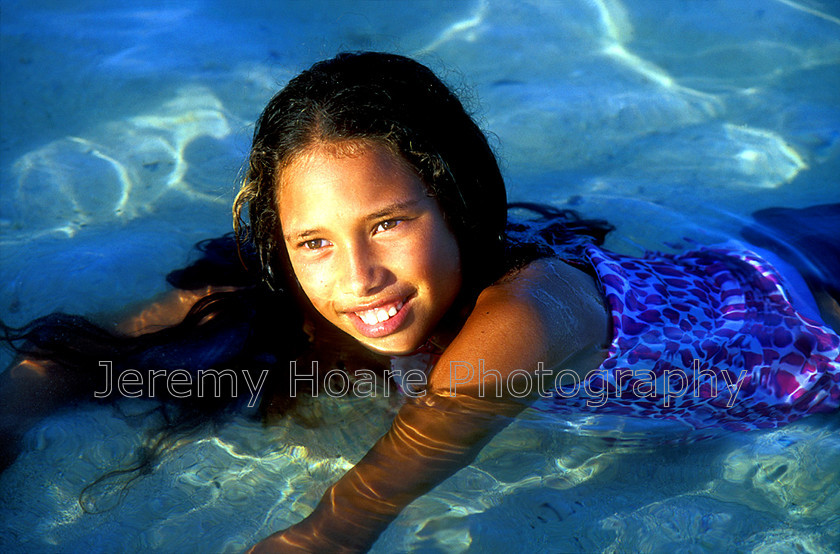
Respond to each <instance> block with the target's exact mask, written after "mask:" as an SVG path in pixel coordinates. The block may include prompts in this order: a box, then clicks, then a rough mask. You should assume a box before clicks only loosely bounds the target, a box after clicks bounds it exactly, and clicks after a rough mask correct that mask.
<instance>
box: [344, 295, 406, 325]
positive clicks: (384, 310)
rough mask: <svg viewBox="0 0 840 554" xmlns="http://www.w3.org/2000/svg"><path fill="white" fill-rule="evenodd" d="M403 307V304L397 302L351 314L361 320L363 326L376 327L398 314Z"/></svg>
mask: <svg viewBox="0 0 840 554" xmlns="http://www.w3.org/2000/svg"><path fill="white" fill-rule="evenodd" d="M402 307H403V302H402V301H399V302H397V303H395V304H392V305H391V306H381V307H379V308H374V309H372V310H365V311H363V312H353V313H354V314H356V316H357V317H358V318H359V319H361V320H362V321H363V322H364V323H365V325H377V324H379V323H384V322H385V321H388V320H389V319H391V318H392V317H394V316H395V315H397V312H399V311H400V310H401V309H402Z"/></svg>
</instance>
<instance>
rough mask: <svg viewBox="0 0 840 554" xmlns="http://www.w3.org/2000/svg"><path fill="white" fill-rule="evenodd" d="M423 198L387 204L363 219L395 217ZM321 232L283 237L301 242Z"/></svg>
mask: <svg viewBox="0 0 840 554" xmlns="http://www.w3.org/2000/svg"><path fill="white" fill-rule="evenodd" d="M425 198H426V197H425V196H424V197H422V198H413V199H411V200H405V201H403V202H394V203H393V204H389V205H388V206H384V207H383V208H381V209H379V210H377V211H375V212H372V213H369V214H368V215H366V216H365V219H366V220H368V221H372V220H377V219H382V218H383V217H388V216H393V215H397V214H399V213H400V212H402V211H404V210H407V209H410V208H413V207H414V206H416V205H417V204H419V203H420V202H422V201H423V200H424V199H425ZM322 232H323V230H322V229H320V228H317V227H316V228H313V229H306V230H303V231H300V232H297V233H295V232H292V233H284V234H283V237H284V238H285V239H286V240H287V241H289V242H293V241H303V240H307V239H308V238H310V237H314V236H317V235H319V234H321V233H322Z"/></svg>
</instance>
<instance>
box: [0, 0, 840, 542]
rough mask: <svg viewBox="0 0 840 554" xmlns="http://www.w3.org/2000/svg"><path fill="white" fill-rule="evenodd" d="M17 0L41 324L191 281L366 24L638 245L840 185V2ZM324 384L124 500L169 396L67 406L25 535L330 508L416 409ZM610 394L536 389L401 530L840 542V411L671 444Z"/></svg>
mask: <svg viewBox="0 0 840 554" xmlns="http://www.w3.org/2000/svg"><path fill="white" fill-rule="evenodd" d="M0 10H2V11H0V40H2V56H1V58H0V63H2V65H1V66H0V70H2V78H0V100H1V101H0V109H1V110H2V112H1V113H0V133H2V137H1V138H0V156H2V158H0V184H2V188H0V231H1V232H2V236H0V291H2V295H0V316H2V317H3V319H4V320H6V321H7V322H10V323H12V324H20V323H23V322H25V321H28V320H30V319H32V318H33V317H37V316H38V315H42V314H44V313H47V312H50V311H54V310H63V311H68V312H71V313H82V314H88V315H91V316H93V317H101V316H102V314H107V313H114V312H117V311H119V310H121V309H123V308H124V307H125V306H127V305H130V304H136V303H138V302H142V301H143V300H144V299H148V298H150V297H152V296H154V295H155V294H158V293H160V292H163V291H164V290H165V284H164V279H163V277H164V275H165V274H166V273H167V272H168V271H169V270H171V269H173V268H175V267H180V266H182V265H183V264H184V262H185V261H186V260H187V259H188V256H189V248H190V247H191V245H192V244H193V243H195V242H196V241H198V240H200V239H202V238H206V237H209V236H216V235H219V234H222V233H224V232H226V231H228V230H229V228H230V222H229V210H230V203H231V200H232V198H233V195H234V193H235V190H236V187H237V176H238V174H239V170H240V167H241V164H242V161H243V159H244V157H245V154H246V152H247V148H248V141H249V134H250V133H251V131H252V123H253V121H254V120H255V118H256V116H257V115H258V113H259V111H260V110H261V108H262V107H263V105H264V104H265V103H266V101H267V100H268V99H269V98H270V97H271V96H272V94H273V93H274V92H275V91H276V90H277V88H278V87H279V86H281V85H282V84H283V83H284V82H285V81H286V80H287V79H288V78H289V77H290V76H292V75H294V74H295V73H297V72H298V71H300V70H302V69H304V68H305V67H307V66H308V65H310V64H311V63H312V62H314V61H316V60H318V59H321V58H324V57H329V56H332V55H334V54H335V53H336V52H338V51H340V50H344V49H382V50H390V51H396V52H400V53H404V54H408V55H412V56H415V57H417V58H418V59H420V60H421V61H423V62H425V63H427V64H428V65H430V66H431V67H432V68H433V69H435V70H436V71H437V72H438V73H439V74H440V75H442V77H443V78H444V79H445V80H446V81H447V82H448V83H449V84H450V85H452V86H454V87H455V88H456V89H458V90H459V91H460V92H461V93H462V96H463V97H464V98H465V99H466V101H467V103H468V104H469V105H470V106H471V108H472V110H473V111H474V112H475V113H476V115H477V118H478V120H479V121H480V123H481V125H482V127H483V128H484V129H486V130H487V131H488V132H490V133H491V135H492V136H491V140H492V143H493V144H494V147H495V149H496V151H497V153H498V154H499V156H500V158H501V161H502V164H503V170H504V173H505V175H506V178H507V181H508V184H509V191H510V197H511V199H512V200H535V201H545V202H551V203H554V204H556V205H558V206H564V207H565V206H571V207H574V208H575V209H578V210H580V211H581V212H583V213H584V214H586V215H590V216H598V217H605V218H607V219H609V220H610V221H611V222H613V223H614V224H615V225H616V226H617V232H616V233H615V234H614V235H613V237H612V238H611V239H610V242H609V243H608V246H610V247H612V248H614V249H617V250H621V251H625V252H629V253H637V252H639V251H641V249H642V248H658V249H667V248H668V246H667V245H668V244H670V243H673V242H678V241H680V240H682V239H683V238H684V237H688V238H690V239H692V240H696V241H699V242H701V243H708V242H718V241H720V240H724V239H726V238H730V237H733V236H735V235H736V234H737V233H738V231H739V229H740V228H741V227H742V226H743V225H745V224H748V223H749V222H750V221H751V220H750V214H751V213H752V212H753V211H755V210H758V209H761V208H765V207H770V206H785V207H791V208H799V207H805V206H809V205H813V204H821V203H828V202H838V201H840V187H838V185H837V183H838V180H837V175H840V140H838V139H840V95H838V92H837V91H838V90H840V4H838V3H836V2H834V1H830V0H824V1H817V0H799V1H794V0H753V1H747V0H739V1H733V0H717V1H715V0H706V1H696V0H695V1H688V0H685V1H668V2H665V1H662V0H633V1H629V0H626V1H624V2H622V1H620V0H563V1H551V2H520V1H518V0H500V1H497V2H478V1H465V2H384V1H383V2H378V1H368V2H358V1H353V2H324V1H322V2H311V1H307V2H303V1H301V2H248V3H242V5H237V4H235V3H230V2H221V1H210V0H194V1H189V0H186V1H181V2H157V3H156V2H120V3H116V2H106V1H101V2H72V3H70V2H56V1H52V2H46V1H42V2H33V1H25V2H24V1H14V0H4V2H3V5H2V7H1V8H0ZM0 361H3V362H4V365H5V363H6V362H8V357H6V358H3V359H2V360H0ZM311 409H312V410H316V411H318V412H319V413H321V414H323V415H324V417H325V418H326V419H327V420H328V421H330V422H333V423H331V424H328V425H325V426H322V427H320V428H316V429H308V428H304V427H301V426H300V425H297V424H296V423H294V422H292V421H283V422H280V423H278V424H277V425H275V426H273V427H271V428H268V429H265V428H262V427H261V426H260V424H259V423H257V422H254V421H252V420H249V419H248V418H246V417H245V416H241V417H237V418H234V419H233V420H232V421H230V422H229V423H227V424H226V425H224V426H223V427H222V428H221V429H219V430H218V431H217V432H214V433H210V432H206V433H204V434H199V435H198V436H196V437H193V438H192V439H191V440H187V441H184V442H183V443H181V444H179V446H178V447H177V448H176V449H175V450H174V451H173V452H172V453H170V454H169V455H167V456H165V457H164V458H163V459H162V460H161V462H160V464H159V465H158V466H156V467H155V469H154V471H153V472H152V473H150V474H146V475H142V476H140V478H138V479H137V480H135V481H134V482H132V483H131V484H130V486H128V487H121V486H118V485H120V483H119V482H117V483H116V485H115V486H112V487H110V488H108V486H105V487H103V488H102V489H101V490H100V491H98V494H96V495H95V498H96V502H97V503H98V506H93V508H97V509H99V510H100V511H99V512H98V513H95V514H88V513H86V512H84V511H83V510H82V509H81V507H80V505H79V503H78V499H79V495H80V493H81V492H82V489H84V487H85V486H87V485H88V484H90V483H91V482H93V481H94V480H95V479H96V478H98V477H100V476H101V475H103V473H105V472H107V471H109V470H111V469H117V468H119V467H121V464H123V463H124V462H125V461H126V460H128V459H130V457H131V455H132V453H133V452H134V451H135V449H136V448H137V447H138V445H140V443H141V441H142V438H143V431H144V430H148V429H150V428H152V427H154V425H155V424H156V423H157V422H158V421H157V420H156V418H157V417H158V416H157V415H156V414H155V413H153V412H150V411H149V410H150V406H149V405H148V403H143V402H134V401H125V402H123V403H122V404H119V405H118V406H116V407H110V406H108V407H89V408H85V409H80V410H76V411H73V412H72V413H68V414H63V415H57V416H55V417H51V418H49V419H47V420H46V421H44V422H43V423H42V424H40V425H39V426H38V427H36V428H35V429H33V430H32V432H31V433H30V434H29V435H28V436H27V439H26V451H25V452H24V454H23V455H22V456H21V458H20V459H19V460H18V461H17V463H16V464H15V465H13V466H12V467H11V468H10V469H9V470H8V471H7V472H5V473H4V474H3V475H2V477H0V496H2V507H0V521H2V523H0V550H3V551H20V552H23V551H27V552H28V551H33V550H34V551H46V552H52V551H55V552H87V551H137V552H139V551H143V552H147V551H156V552H174V551H179V552H190V551H226V552H227V551H238V550H241V549H242V548H244V547H245V546H246V545H248V544H251V543H253V542H254V541H255V540H257V539H258V538H260V537H263V536H265V535H266V534H267V533H269V532H271V531H274V530H277V529H280V528H283V527H285V526H287V525H289V524H291V523H293V522H295V521H297V520H299V519H300V518H302V517H304V516H305V515H306V514H307V513H308V512H309V510H311V508H312V507H313V506H314V504H315V503H316V502H317V500H318V498H319V497H320V495H321V493H322V492H323V490H324V488H325V487H326V486H327V484H328V483H330V482H332V481H334V480H335V479H337V478H338V476H340V475H341V473H342V472H343V471H345V470H346V469H347V468H348V467H350V466H351V465H352V464H353V463H354V462H355V461H356V460H358V459H359V458H360V457H361V456H362V455H363V454H364V452H365V450H366V448H367V447H368V446H369V445H370V444H372V442H373V441H374V440H375V439H376V437H378V436H379V435H380V434H381V433H383V432H384V431H385V430H386V429H387V428H388V425H389V421H390V417H393V413H394V410H395V409H396V407H395V406H394V405H393V403H391V402H388V401H386V400H384V399H380V400H377V401H372V400H369V399H367V400H364V401H363V400H358V401H354V402H351V403H349V404H348V403H331V402H328V401H326V400H321V401H319V402H315V403H314V404H313V405H312V406H311ZM588 417H589V416H586V415H583V416H582V417H581V418H580V419H579V420H574V421H564V422H558V421H556V420H551V419H546V418H543V417H542V416H539V415H538V413H536V412H526V413H525V414H524V415H523V416H522V417H521V418H520V420H519V421H517V422H516V423H514V425H513V426H512V427H510V428H509V429H507V430H506V431H505V432H503V433H502V434H501V435H499V436H498V437H497V438H496V439H494V441H493V442H492V443H491V444H490V445H489V446H488V447H487V448H486V449H485V451H484V452H483V453H482V455H481V456H480V457H479V459H478V460H477V461H476V463H475V464H473V465H472V466H470V467H469V468H467V469H465V470H464V471H462V472H460V473H459V474H457V475H456V476H455V477H453V478H452V479H450V480H449V481H447V482H446V483H444V484H443V485H441V486H440V487H439V488H438V489H436V490H435V491H434V492H432V493H431V494H429V495H427V496H425V497H423V498H421V499H419V500H418V501H417V502H415V503H414V504H412V505H411V506H410V507H409V508H408V509H407V510H406V511H405V512H404V513H403V514H402V515H401V516H400V518H399V519H398V521H397V522H395V524H393V525H392V526H391V527H390V528H389V529H388V530H387V531H386V533H385V534H384V535H383V536H382V538H381V539H380V541H379V542H378V543H377V546H376V548H375V550H376V551H378V552H392V551H406V550H419V551H424V552H502V551H503V552H536V551H550V552H553V551H583V552H590V551H616V550H617V551H637V550H642V551H653V552H662V551H689V552H693V551H704V550H719V551H732V550H738V551H749V552H776V551H789V550H799V551H803V552H831V551H834V549H836V548H837V545H838V544H840V520H838V515H837V514H838V513H840V486H838V484H839V483H840V435H838V432H837V425H836V418H834V419H832V418H808V419H805V420H803V421H801V422H799V423H796V424H793V425H790V426H788V427H785V428H783V429H779V430H775V431H768V432H758V433H742V434H734V435H724V436H721V437H717V438H715V439H714V440H707V441H702V442H698V443H694V444H681V445H678V446H673V445H670V446H669V445H667V444H666V445H663V444H662V442H667V441H661V440H658V438H662V437H665V438H668V437H670V436H671V435H669V433H673V432H674V431H673V430H668V429H656V430H652V429H648V430H647V431H646V432H643V433H642V436H648V437H650V440H647V441H646V440H635V439H634V440H623V441H622V440H620V441H619V442H617V443H616V442H613V441H607V440H604V436H607V437H613V438H614V437H617V438H619V439H621V438H624V439H628V437H630V438H633V437H638V433H639V428H638V426H639V422H629V421H620V420H619V421H615V422H610V425H611V426H612V427H608V426H605V422H604V421H600V422H592V421H588V420H587V418H588ZM339 421H340V422H341V423H340V424H339V423H338V422H339ZM643 427H644V426H643ZM587 429H588V430H587ZM643 431H644V429H643ZM112 484H113V483H112ZM106 485H108V483H106Z"/></svg>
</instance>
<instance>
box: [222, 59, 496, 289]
mask: <svg viewBox="0 0 840 554" xmlns="http://www.w3.org/2000/svg"><path fill="white" fill-rule="evenodd" d="M341 143H351V144H352V143H357V144H360V145H362V146H364V144H365V143H367V144H381V145H384V146H386V147H387V148H389V149H390V150H391V151H392V152H394V153H395V154H397V155H398V156H399V157H400V158H402V159H403V160H405V161H406V162H407V163H408V164H409V165H410V166H411V167H412V168H413V169H414V171H415V172H416V173H417V174H418V176H419V177H420V178H421V180H422V181H423V183H424V184H425V185H426V187H427V192H428V194H429V195H430V196H432V197H434V198H435V199H436V200H437V202H438V205H439V206H440V209H441V212H442V213H443V217H444V220H445V221H446V223H447V225H449V227H450V230H451V231H452V233H453V235H454V236H455V239H456V241H457V243H458V246H459V249H460V255H461V263H462V267H461V271H462V275H463V279H464V281H463V283H464V285H463V289H464V290H466V291H472V292H473V293H477V292H479V291H480V290H481V289H483V288H484V287H486V286H487V285H488V284H490V283H492V282H493V281H495V280H496V279H498V278H499V277H500V276H501V275H502V273H504V270H505V268H504V264H503V263H502V262H503V259H504V256H503V253H504V246H505V238H504V234H505V222H506V220H507V213H506V205H507V204H506V193H505V184H504V181H503V179H502V175H501V172H500V171H499V166H498V163H497V161H496V157H495V155H494V153H493V151H492V150H491V148H490V146H489V144H488V142H487V138H486V137H485V135H484V133H482V131H481V129H479V127H478V125H476V123H475V122H474V121H473V119H472V118H471V117H470V115H469V114H468V113H467V112H466V110H465V109H464V106H463V105H462V104H461V102H460V101H459V100H458V98H457V97H456V96H455V95H454V94H453V93H452V92H451V91H450V90H449V88H448V87H447V86H446V85H445V84H443V82H441V80H440V79H438V77H437V76H435V74H434V73H433V72H432V71H431V70H430V69H428V68H427V67H425V66H424V65H422V64H420V63H418V62H416V61H414V60H412V59H410V58H406V57H404V56H399V55H395V54H384V53H377V52H363V53H343V54H339V55H338V56H336V57H335V58H332V59H329V60H325V61H321V62H318V63H316V64H315V65H313V66H312V67H311V68H309V69H307V70H306V71H304V72H303V73H301V74H300V75H298V76H297V77H295V78H294V79H292V80H291V81H290V82H289V83H288V84H287V85H286V86H285V87H284V88H283V89H282V90H281V91H280V92H278V93H277V94H276V95H275V96H274V97H273V98H272V99H271V101H270V102H269V103H268V105H267V106H266V108H265V110H264V111H263V112H262V115H261V116H260V118H259V120H258V121H257V125H256V129H255V131H254V140H253V145H252V147H251V153H250V158H249V162H248V168H247V173H246V175H245V179H244V183H243V186H242V189H241V191H240V192H239V195H238V196H237V197H236V200H235V202H234V207H233V213H234V227H235V229H236V231H237V234H238V235H239V236H240V238H242V239H245V238H246V236H247V235H248V231H250V237H247V238H250V239H251V240H252V241H253V244H254V246H255V249H256V252H257V254H258V257H259V261H260V268H261V272H262V277H263V279H264V280H265V281H266V282H267V283H268V284H269V286H271V287H272V288H275V289H276V288H286V287H290V286H291V287H293V286H294V283H293V281H292V279H293V273H292V271H291V267H290V264H289V262H288V254H287V253H286V251H285V246H284V244H283V241H282V233H281V231H280V220H279V216H278V203H277V186H278V183H279V178H280V175H281V173H282V171H283V170H284V168H285V167H287V165H288V164H289V163H290V162H291V161H292V160H293V159H294V158H295V156H297V155H299V154H302V153H304V152H306V151H307V149H309V148H312V147H314V146H318V145H330V144H341ZM281 201H282V197H281ZM246 204H247V205H248V218H249V220H250V227H248V226H246V225H245V221H244V216H243V213H242V212H243V209H244V207H245V205H246Z"/></svg>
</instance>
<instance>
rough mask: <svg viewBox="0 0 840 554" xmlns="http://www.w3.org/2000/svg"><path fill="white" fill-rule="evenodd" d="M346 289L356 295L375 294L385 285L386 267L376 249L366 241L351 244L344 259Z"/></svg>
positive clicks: (343, 270)
mask: <svg viewBox="0 0 840 554" xmlns="http://www.w3.org/2000/svg"><path fill="white" fill-rule="evenodd" d="M342 265H343V268H342V269H341V271H342V273H343V281H344V287H343V288H344V291H345V292H346V293H348V294H351V295H353V296H356V297H364V296H369V295H372V294H375V293H376V292H377V291H378V290H379V289H380V288H381V287H382V285H383V283H384V278H385V273H386V271H385V267H384V266H383V264H382V262H381V260H380V259H379V256H377V254H376V252H375V251H374V249H372V248H371V247H370V245H367V244H365V243H363V242H362V243H357V244H353V245H349V246H348V247H347V249H346V256H345V257H344V260H343V264H342Z"/></svg>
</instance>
